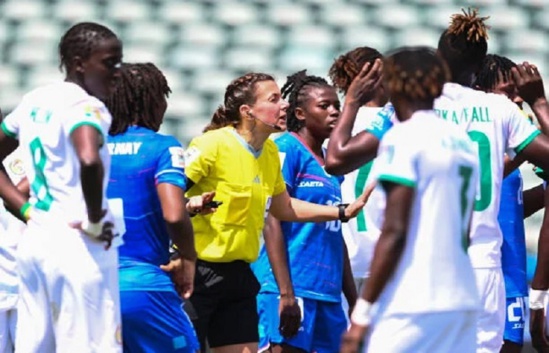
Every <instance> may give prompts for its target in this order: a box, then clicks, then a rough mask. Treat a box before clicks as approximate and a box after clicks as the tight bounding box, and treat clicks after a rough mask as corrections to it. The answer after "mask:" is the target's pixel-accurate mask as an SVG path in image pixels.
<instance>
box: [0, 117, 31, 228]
mask: <svg viewBox="0 0 549 353" xmlns="http://www.w3.org/2000/svg"><path fill="white" fill-rule="evenodd" d="M0 117H1V113H0ZM17 146H19V142H18V141H17V140H15V139H13V138H11V137H9V136H7V135H6V134H5V133H4V131H3V130H2V129H0V160H2V161H3V160H4V159H5V158H6V157H7V156H8V155H10V154H11V153H12V152H13V151H15V149H16V148H17ZM0 198H2V200H4V204H5V206H6V209H7V210H8V211H10V212H11V213H12V214H13V215H14V216H15V217H17V218H18V219H20V220H21V221H23V222H26V220H25V219H24V218H23V216H22V215H21V213H20V212H19V210H21V207H23V205H24V204H25V203H26V202H27V201H28V197H27V196H25V195H24V194H23V193H22V192H21V191H19V190H18V189H17V187H16V186H15V185H14V184H13V183H12V181H11V180H10V178H9V176H8V174H7V172H6V169H5V168H4V164H3V163H0Z"/></svg>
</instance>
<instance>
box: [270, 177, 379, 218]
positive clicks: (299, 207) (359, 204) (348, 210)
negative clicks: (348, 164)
mask: <svg viewBox="0 0 549 353" xmlns="http://www.w3.org/2000/svg"><path fill="white" fill-rule="evenodd" d="M373 189H374V185H373V184H372V185H369V186H368V187H366V189H365V190H364V192H363V193H362V195H360V196H359V197H358V198H357V199H356V200H355V201H354V202H353V203H351V204H349V205H339V206H325V205H319V204H316V203H310V202H307V201H302V200H299V199H295V198H291V197H290V195H289V194H288V191H287V190H284V191H283V192H281V193H280V194H278V195H275V196H273V198H272V203H271V208H270V210H269V211H270V213H271V214H272V215H273V216H275V217H276V218H278V219H279V220H281V221H286V222H328V221H335V220H338V219H339V220H342V221H347V220H349V219H351V218H354V217H356V216H357V215H358V212H360V210H361V209H362V208H363V207H364V205H365V204H366V201H368V198H369V197H370V194H371V193H372V191H373Z"/></svg>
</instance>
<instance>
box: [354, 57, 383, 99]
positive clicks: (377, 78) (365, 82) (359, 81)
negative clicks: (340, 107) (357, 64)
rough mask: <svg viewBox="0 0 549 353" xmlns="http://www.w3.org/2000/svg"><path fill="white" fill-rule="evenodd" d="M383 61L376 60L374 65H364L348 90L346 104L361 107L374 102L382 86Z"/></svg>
mask: <svg viewBox="0 0 549 353" xmlns="http://www.w3.org/2000/svg"><path fill="white" fill-rule="evenodd" d="M382 72H383V61H382V60H381V59H376V60H375V61H374V63H373V64H370V63H369V62H367V63H366V64H364V66H363V67H362V69H361V70H360V72H359V73H358V75H357V76H356V77H355V78H354V80H353V82H351V85H350V86H349V88H348V89H347V94H346V95H345V103H346V104H348V103H350V102H355V103H358V104H359V105H360V106H362V105H364V104H366V102H368V101H370V100H372V99H373V98H374V96H375V94H376V92H377V89H378V88H379V86H380V84H381V79H382Z"/></svg>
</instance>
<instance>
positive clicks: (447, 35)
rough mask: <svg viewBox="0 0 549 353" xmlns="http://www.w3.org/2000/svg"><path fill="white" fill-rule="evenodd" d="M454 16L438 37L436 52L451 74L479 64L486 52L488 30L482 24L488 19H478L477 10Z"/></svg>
mask: <svg viewBox="0 0 549 353" xmlns="http://www.w3.org/2000/svg"><path fill="white" fill-rule="evenodd" d="M462 11H463V14H454V15H452V17H451V21H450V26H449V27H448V29H446V30H445V31H444V32H443V33H442V35H441V36H440V39H439V42H438V50H439V52H440V54H441V55H442V57H443V58H444V59H445V60H446V62H447V63H448V66H449V67H450V70H451V71H452V74H458V73H459V72H460V71H461V70H463V69H467V68H469V67H470V66H471V65H473V64H477V63H480V61H481V60H482V59H484V56H486V52H487V50H488V42H487V40H488V29H489V28H490V27H489V26H487V25H486V24H485V23H484V22H485V21H486V20H487V19H488V18H489V17H479V16H478V10H477V9H471V8H469V9H467V11H465V10H463V9H462Z"/></svg>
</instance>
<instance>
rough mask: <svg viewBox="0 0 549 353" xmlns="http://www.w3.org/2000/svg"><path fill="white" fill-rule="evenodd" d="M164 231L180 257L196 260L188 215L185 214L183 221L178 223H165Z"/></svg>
mask: <svg viewBox="0 0 549 353" xmlns="http://www.w3.org/2000/svg"><path fill="white" fill-rule="evenodd" d="M166 229H167V230H168V235H169V236H170V239H171V240H172V242H173V243H174V244H175V246H176V247H177V251H178V253H179V254H180V255H181V257H182V258H184V259H187V260H191V261H194V260H196V248H195V245H194V230H193V226H192V223H191V219H190V218H189V216H188V214H187V213H185V215H184V216H183V219H181V220H179V221H176V222H169V221H167V222H166Z"/></svg>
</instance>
